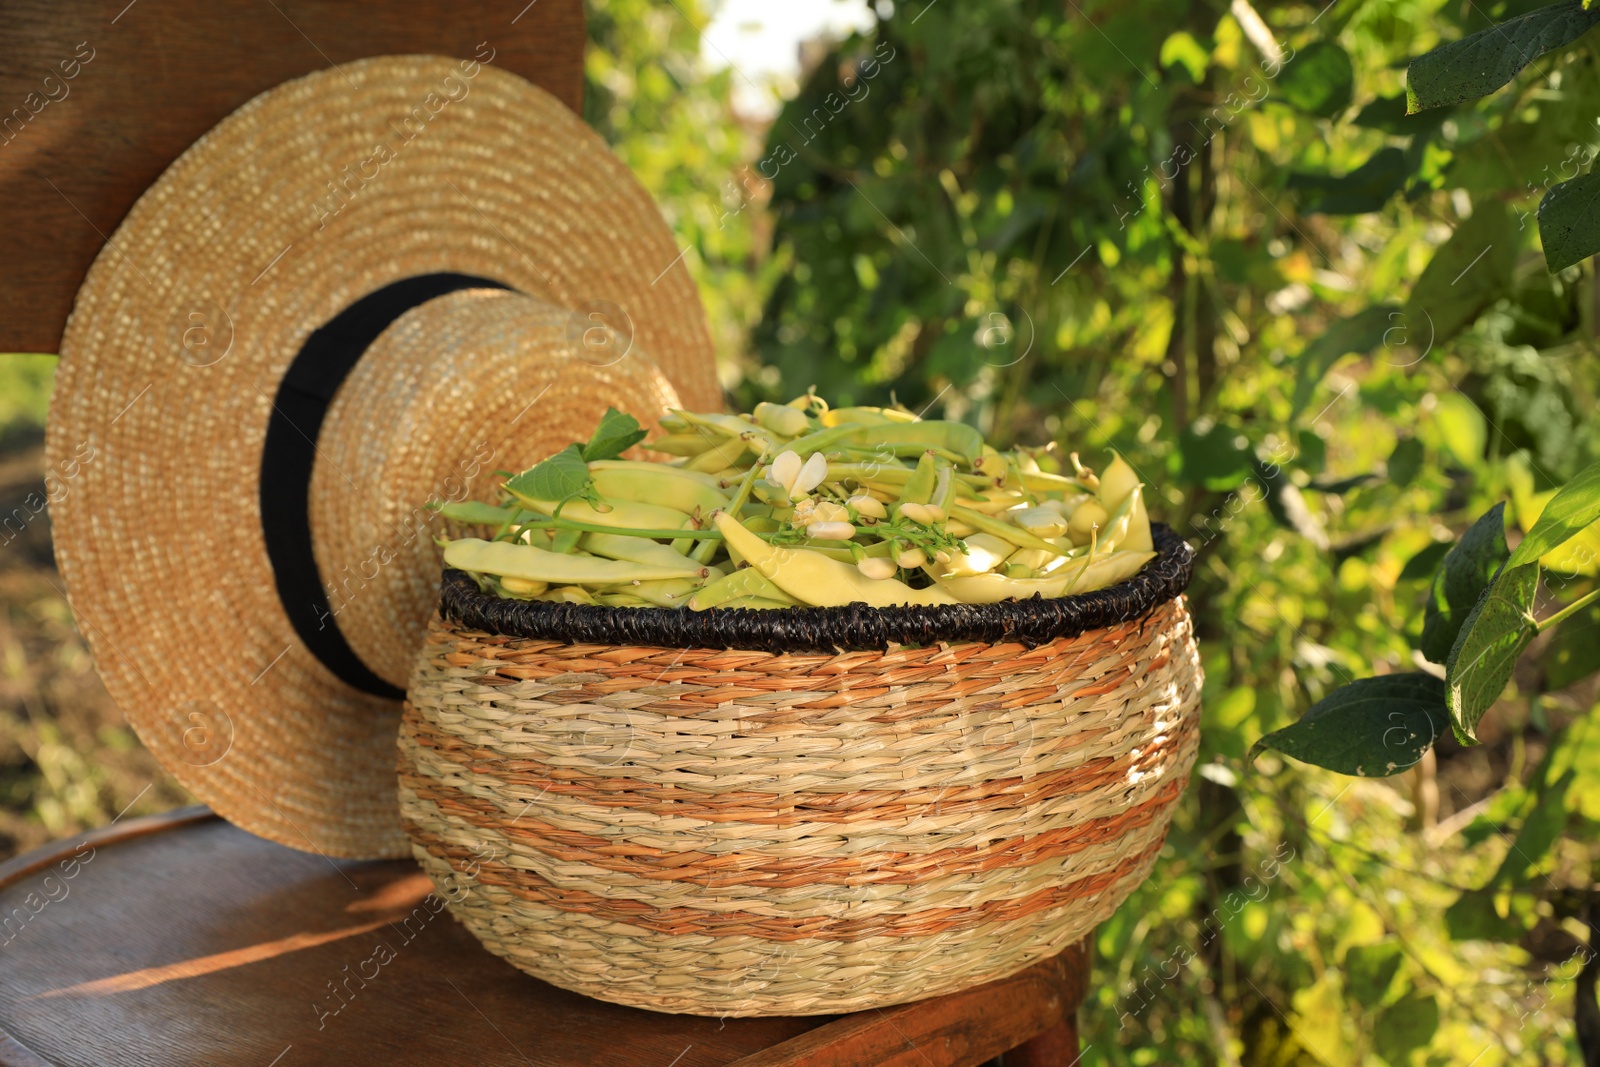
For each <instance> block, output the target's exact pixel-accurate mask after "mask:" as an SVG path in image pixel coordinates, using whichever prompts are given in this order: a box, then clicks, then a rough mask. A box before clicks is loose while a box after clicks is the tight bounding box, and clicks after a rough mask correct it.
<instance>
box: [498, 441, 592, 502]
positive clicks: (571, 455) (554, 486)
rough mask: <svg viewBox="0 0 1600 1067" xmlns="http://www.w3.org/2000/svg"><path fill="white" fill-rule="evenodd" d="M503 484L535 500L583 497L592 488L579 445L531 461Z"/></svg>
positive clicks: (587, 494) (587, 467)
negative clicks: (537, 461)
mask: <svg viewBox="0 0 1600 1067" xmlns="http://www.w3.org/2000/svg"><path fill="white" fill-rule="evenodd" d="M506 486H507V488H509V489H511V490H512V491H513V492H515V493H517V494H518V495H519V496H524V497H530V498H532V499H535V500H558V501H559V500H570V499H571V498H572V497H575V496H582V497H587V496H589V495H590V494H591V493H593V491H594V486H593V483H591V482H590V481H589V465H588V464H587V463H585V462H584V460H583V447H582V446H581V445H568V446H567V447H566V448H563V449H562V450H561V451H560V452H557V453H556V454H555V455H553V456H551V457H550V458H549V459H547V460H544V461H542V462H540V463H535V464H534V465H533V466H531V467H529V468H528V469H527V470H525V471H523V472H522V473H521V474H519V475H517V476H516V477H515V478H512V479H511V480H510V481H508V482H506Z"/></svg>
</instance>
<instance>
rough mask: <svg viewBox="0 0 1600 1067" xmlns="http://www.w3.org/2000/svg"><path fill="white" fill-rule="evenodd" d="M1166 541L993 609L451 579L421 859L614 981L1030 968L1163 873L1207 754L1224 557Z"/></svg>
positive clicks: (777, 1001)
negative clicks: (806, 604)
mask: <svg viewBox="0 0 1600 1067" xmlns="http://www.w3.org/2000/svg"><path fill="white" fill-rule="evenodd" d="M1156 541H1157V549H1158V552H1159V555H1158V556H1157V558H1156V559H1155V560H1153V561H1152V562H1151V563H1150V564H1149V565H1148V566H1147V567H1146V568H1145V570H1143V571H1142V572H1140V574H1138V575H1136V576H1135V577H1134V578H1132V579H1130V580H1129V581H1127V582H1124V583H1122V584H1120V585H1118V586H1115V587H1113V588H1111V589H1108V590H1103V591H1099V592H1095V593H1089V594H1085V595H1082V596H1075V597H1068V598H1064V599H1062V600H1055V601H1041V600H1030V601H1025V602H1022V603H1007V604H994V605H983V606H968V605H958V606H941V607H928V608H909V607H908V608H889V609H873V608H867V607H864V606H852V607H848V608H831V609H804V608H792V609H783V610H768V611H749V610H744V609H735V610H730V611H713V612H703V613H693V612H687V611H670V610H666V609H646V608H600V607H587V606H582V605H565V604H563V605H557V604H546V603H539V602H523V601H508V600H501V599H497V598H493V597H487V596H484V595H482V594H480V593H479V592H478V590H477V587H476V586H475V585H474V584H473V582H472V581H471V580H470V579H469V578H467V577H466V576H465V575H463V574H460V573H455V572H451V573H447V574H446V576H445V589H444V598H443V604H442V607H441V610H440V614H439V616H437V617H436V618H435V619H434V621H433V625H432V627H431V629H430V632H429V636H428V640H427V645H426V647H425V649H424V651H423V652H422V653H421V655H420V656H419V661H418V663H417V666H416V669H415V672H414V674H413V676H412V681H411V688H410V693H409V700H408V702H407V706H406V712H405V717H404V722H403V725H402V728H401V737H400V799H401V808H402V813H403V816H404V820H405V824H406V828H407V831H408V832H409V833H410V834H411V838H412V842H413V850H414V852H415V853H416V856H417V859H418V860H419V861H420V862H421V863H422V865H423V867H424V868H425V869H426V870H427V871H428V873H429V874H430V875H431V876H432V877H433V879H434V881H435V883H436V884H437V885H438V887H439V890H440V893H441V895H442V896H443V897H444V898H445V899H446V900H447V901H449V902H450V906H451V909H452V911H453V912H454V914H455V915H456V917H457V918H458V919H459V920H460V921H461V922H462V923H464V924H465V925H466V926H467V928H468V929H469V930H471V931H472V932H473V933H474V934H475V935H476V936H477V937H478V938H479V939H480V940H482V941H483V943H484V944H485V945H486V946H488V948H489V949H490V950H491V951H492V952H495V953H496V954H498V955H500V956H503V957H505V958H506V959H508V960H510V961H511V962H512V963H513V964H515V965H516V966H517V967H519V968H521V969H522V970H524V971H527V972H528V973H530V974H533V975H535V976H537V977H539V978H542V979H544V980H546V981H548V982H552V983H554V984H555V985H558V986H562V987H564V988H566V989H571V990H575V991H577V992H580V993H584V994H587V995H589V996H593V997H598V998H600V999H602V1000H610V1001H617V1002H620V1003H623V1004H630V1005H634V1006H637V1007H643V1008H652V1009H655V1010H657V1011H669V1012H689V1013H695V1014H703V1015H773V1014H783V1015H802V1014H822V1013H836V1012H846V1011H855V1010H860V1009H865V1008H872V1007H882V1006H886V1005H890V1004H895V1003H900V1002H903V1001H908V1000H915V999H920V998H922V997H928V996H934V995H937V994H941V993H946V992H951V991H954V990H957V989H960V988H964V987H967V986H971V985H976V984H978V983H981V982H985V981H989V980H992V979H995V978H1000V977H1003V976H1005V975H1009V974H1011V973H1013V972H1015V971H1017V970H1019V969H1021V968H1023V967H1026V966H1028V965H1029V964H1031V963H1033V962H1035V961H1037V960H1039V959H1041V958H1044V957H1047V956H1050V955H1052V954H1054V953H1057V952H1060V951H1061V950H1062V949H1063V948H1065V947H1066V946H1067V945H1068V944H1070V943H1072V942H1073V941H1075V940H1077V939H1078V938H1080V937H1082V936H1083V935H1084V934H1085V933H1087V932H1088V931H1090V930H1092V929H1093V928H1094V927H1095V925H1096V924H1097V923H1099V922H1100V921H1101V920H1103V919H1105V918H1106V917H1107V916H1109V915H1110V914H1111V913H1112V911H1114V910H1115V909H1116V907H1117V906H1118V905H1119V904H1120V903H1121V902H1122V900H1123V899H1124V898H1126V897H1127V895H1128V894H1129V893H1130V892H1132V890H1133V889H1134V887H1136V886H1137V885H1138V884H1139V883H1140V882H1141V881H1142V880H1143V879H1144V878H1145V877H1146V876H1147V875H1148V873H1149V871H1150V869H1151V866H1152V865H1153V864H1154V862H1155V859H1156V855H1157V853H1158V851H1159V850H1160V848H1161V843H1162V840H1163V838H1164V836H1165V833H1166V827H1167V822H1168V820H1169V818H1170V815H1171V811H1172V807H1173V804H1174V803H1175V802H1176V800H1177V799H1178V796H1179V794H1180V793H1181V792H1182V790H1183V787H1184V784H1185V782H1186V780H1187V776H1188V772H1189V769H1190V766H1191V764H1192V763H1193V761H1194V756H1195V749H1196V745H1197V743H1198V721H1199V688H1200V666H1199V660H1198V655H1197V652H1196V649H1195V646H1194V640H1193V636H1192V631H1191V628H1190V624H1189V618H1188V614H1187V613H1186V612H1185V610H1184V607H1183V601H1182V597H1181V596H1180V594H1181V592H1182V590H1183V588H1184V587H1185V585H1187V583H1188V578H1189V573H1190V568H1191V563H1192V553H1191V551H1190V549H1189V547H1188V546H1187V545H1185V544H1184V543H1183V542H1182V541H1181V539H1179V538H1178V537H1177V536H1176V535H1175V534H1173V533H1172V532H1171V531H1170V530H1167V529H1165V528H1162V527H1158V528H1157V539H1156ZM563 637H564V638H565V640H561V639H559V638H563ZM839 649H844V650H845V651H838V650H839Z"/></svg>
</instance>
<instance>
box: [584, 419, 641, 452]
mask: <svg viewBox="0 0 1600 1067" xmlns="http://www.w3.org/2000/svg"><path fill="white" fill-rule="evenodd" d="M648 436H649V431H648V430H644V429H641V428H640V426H639V420H638V419H636V418H634V417H633V416H632V415H629V414H626V413H624V412H621V411H618V410H617V409H616V408H606V413H605V414H604V415H602V416H600V424H599V425H598V426H596V427H595V430H594V433H593V434H592V435H591V436H590V437H589V443H588V444H586V445H584V446H583V449H582V451H583V459H584V461H585V462H587V463H593V462H595V461H596V460H601V459H616V458H617V457H618V456H620V455H622V454H623V453H624V452H626V451H627V450H628V449H630V448H632V447H633V446H634V445H636V444H638V443H639V442H640V441H643V440H644V439H645V438H646V437H648Z"/></svg>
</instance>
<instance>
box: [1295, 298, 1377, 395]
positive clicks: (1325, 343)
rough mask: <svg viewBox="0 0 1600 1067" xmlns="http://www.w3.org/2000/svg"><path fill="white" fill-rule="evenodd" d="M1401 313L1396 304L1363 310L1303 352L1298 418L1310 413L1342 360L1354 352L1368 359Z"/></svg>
mask: <svg viewBox="0 0 1600 1067" xmlns="http://www.w3.org/2000/svg"><path fill="white" fill-rule="evenodd" d="M1399 312H1400V308H1399V306H1398V305H1395V304H1375V305H1373V306H1372V307H1369V308H1363V309H1362V310H1361V311H1358V312H1356V313H1355V314H1354V315H1351V316H1349V317H1348V318H1343V319H1340V320H1339V321H1338V322H1336V323H1334V324H1333V325H1331V326H1329V327H1328V328H1327V329H1326V330H1324V331H1323V332H1322V334H1321V335H1320V336H1318V337H1315V338H1313V339H1312V340H1311V341H1310V343H1309V344H1307V345H1306V346H1305V347H1304V348H1302V349H1301V350H1300V356H1299V358H1298V359H1297V360H1296V362H1295V381H1294V405H1293V407H1294V414H1295V415H1296V416H1298V415H1299V414H1300V413H1301V412H1302V411H1304V410H1305V409H1306V405H1307V404H1309V403H1310V402H1311V395H1312V393H1313V392H1314V391H1315V390H1316V388H1317V386H1318V385H1319V384H1320V383H1321V382H1322V379H1323V376H1324V375H1326V374H1327V373H1328V371H1330V370H1332V369H1333V365H1334V364H1335V363H1337V362H1338V361H1339V360H1340V359H1341V358H1342V357H1344V356H1346V355H1348V354H1350V353H1352V352H1353V353H1355V354H1356V355H1361V356H1364V355H1366V354H1367V353H1368V352H1371V351H1372V350H1373V349H1374V348H1377V347H1378V345H1380V344H1382V343H1383V335H1384V333H1386V332H1387V331H1388V329H1389V328H1390V327H1391V326H1393V325H1394V322H1393V319H1394V317H1395V316H1396V315H1398V314H1399Z"/></svg>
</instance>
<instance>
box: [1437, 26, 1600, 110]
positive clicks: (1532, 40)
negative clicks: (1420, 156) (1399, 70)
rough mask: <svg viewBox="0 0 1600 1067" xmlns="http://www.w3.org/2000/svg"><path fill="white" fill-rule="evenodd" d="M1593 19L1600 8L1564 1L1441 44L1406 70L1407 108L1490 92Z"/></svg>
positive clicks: (1440, 104) (1567, 40) (1584, 29)
mask: <svg viewBox="0 0 1600 1067" xmlns="http://www.w3.org/2000/svg"><path fill="white" fill-rule="evenodd" d="M1596 22H1600V10H1590V11H1585V10H1584V4H1583V2H1582V0H1567V2H1566V3H1560V4H1552V5H1550V6H1549V7H1543V8H1540V9H1539V10H1537V11H1532V12H1529V13H1528V14H1526V15H1523V16H1521V17H1520V18H1514V19H1511V20H1510V21H1508V22H1502V23H1501V24H1500V25H1498V26H1491V27H1489V28H1488V29H1486V30H1482V31H1480V32H1478V33H1475V34H1473V35H1472V36H1470V37H1463V38H1462V39H1461V40H1459V41H1451V42H1450V43H1449V44H1442V45H1440V46H1439V47H1438V48H1435V49H1434V50H1433V51H1431V52H1428V53H1426V54H1424V55H1420V56H1418V57H1417V58H1416V59H1413V60H1412V61H1411V66H1410V67H1409V68H1407V70H1406V107H1407V110H1409V111H1412V112H1417V111H1422V110H1424V109H1425V108H1430V107H1444V106H1446V105H1449V104H1459V103H1461V102H1462V101H1465V100H1476V99H1478V98H1479V97H1480V96H1488V95H1489V94H1490V93H1492V92H1494V91H1495V90H1496V89H1498V88H1500V87H1501V86H1502V85H1505V84H1506V83H1507V82H1509V81H1510V80H1511V79H1512V78H1514V77H1516V76H1517V72H1518V71H1519V70H1521V69H1522V68H1523V67H1525V66H1527V65H1528V64H1529V63H1532V62H1533V61H1534V60H1535V59H1538V58H1539V57H1540V56H1542V55H1544V54H1545V53H1546V52H1549V51H1551V50H1552V49H1556V48H1560V47H1562V46H1563V45H1567V44H1571V43H1572V42H1573V41H1576V40H1577V39H1578V38H1579V37H1582V36H1583V35H1584V34H1585V33H1587V32H1588V31H1589V29H1590V28H1591V27H1592V26H1594V24H1595V23H1596Z"/></svg>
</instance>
